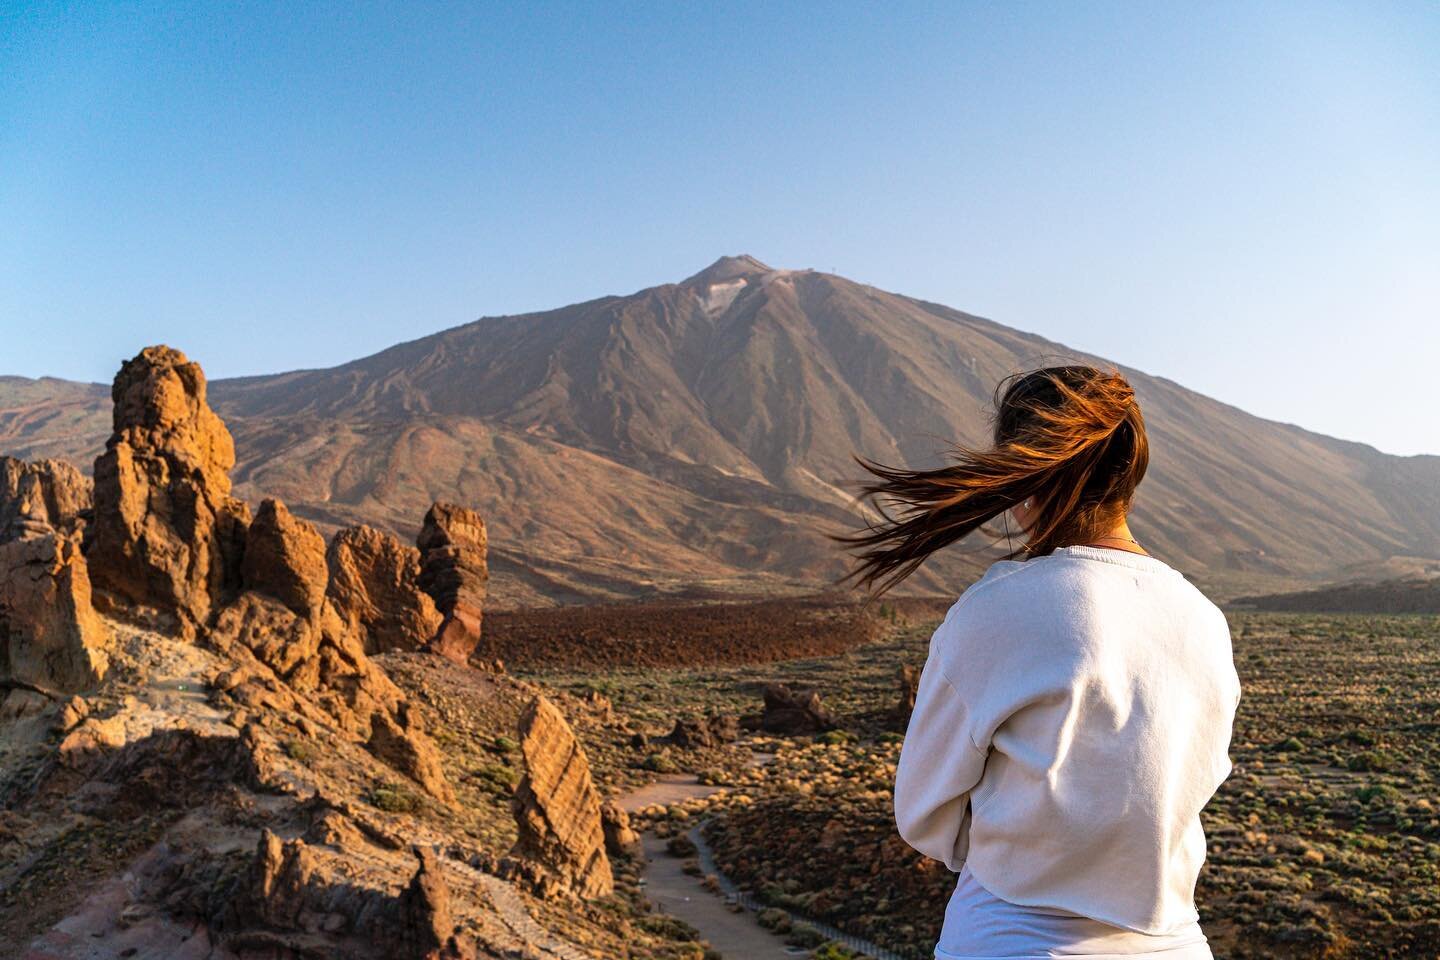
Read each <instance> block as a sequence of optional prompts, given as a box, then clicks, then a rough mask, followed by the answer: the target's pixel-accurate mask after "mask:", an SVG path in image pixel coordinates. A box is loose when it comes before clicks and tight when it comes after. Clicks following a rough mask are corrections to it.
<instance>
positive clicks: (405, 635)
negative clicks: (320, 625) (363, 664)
mask: <svg viewBox="0 0 1440 960" xmlns="http://www.w3.org/2000/svg"><path fill="white" fill-rule="evenodd" d="M325 559H326V564H327V566H328V567H329V575H330V581H329V584H328V586H327V588H326V593H327V595H328V596H329V597H330V600H331V602H332V603H334V604H335V609H336V610H337V611H338V612H339V614H340V616H341V617H342V618H343V619H344V620H345V621H346V622H347V623H348V624H350V626H351V628H352V629H353V630H354V631H355V632H356V633H357V634H358V635H359V636H360V640H361V643H362V644H363V645H364V647H365V652H366V653H384V652H385V651H387V650H419V649H420V648H421V647H423V646H425V644H427V643H429V642H430V640H431V639H432V638H433V637H434V636H435V634H436V632H437V631H438V630H439V629H440V623H441V620H442V618H441V616H440V612H439V611H438V610H436V609H435V601H434V600H432V599H431V598H430V595H429V594H428V593H426V592H425V591H423V590H421V589H420V585H419V576H420V551H419V550H416V549H415V548H414V547H407V546H405V545H404V544H402V543H401V542H400V541H399V540H396V539H395V538H394V537H392V536H390V535H389V534H386V533H382V532H380V531H379V530H376V529H375V528H373V527H367V526H357V527H346V528H345V529H343V530H341V531H340V532H338V533H336V534H335V536H334V537H333V538H332V539H331V541H330V548H329V551H328V552H327V553H326V556H325Z"/></svg>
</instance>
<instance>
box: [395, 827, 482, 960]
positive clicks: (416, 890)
mask: <svg viewBox="0 0 1440 960" xmlns="http://www.w3.org/2000/svg"><path fill="white" fill-rule="evenodd" d="M415 856H416V858H417V859H419V861H420V869H418V870H416V871H415V876H414V877H413V878H411V880H410V885H409V886H408V887H406V888H405V892H404V893H402V894H400V931H399V932H400V937H399V940H400V943H399V946H400V951H399V955H400V956H402V957H410V958H414V960H462V958H467V957H474V956H475V950H474V948H473V946H472V945H470V944H468V943H462V942H460V941H459V940H457V938H456V935H455V918H454V915H453V912H452V910H451V907H450V887H449V885H448V884H447V883H446V882H445V873H444V871H443V870H442V869H441V867H440V857H439V856H438V855H437V854H436V853H435V852H434V851H433V850H430V849H429V848H426V847H416V848H415Z"/></svg>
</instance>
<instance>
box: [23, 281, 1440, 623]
mask: <svg viewBox="0 0 1440 960" xmlns="http://www.w3.org/2000/svg"><path fill="white" fill-rule="evenodd" d="M199 359H200V360H201V361H202V362H203V360H204V358H203V357H202V358H199ZM1058 359H1080V360H1088V361H1091V362H1101V363H1103V362H1104V361H1102V360H1099V359H1098V358H1093V357H1088V356H1086V355H1084V354H1079V353H1076V352H1075V351H1070V350H1067V349H1066V348H1064V347H1063V346H1061V345H1059V344H1056V343H1053V342H1051V341H1047V340H1044V339H1043V338H1040V337H1036V336H1033V335H1030V334H1025V333H1022V332H1019V331H1015V330H1011V329H1009V328H1007V327H1003V326H1001V325H999V324H996V323H993V322H991V321H988V320H984V319H982V318H979V317H975V316H971V315H969V314H965V313H962V312H960V311H957V310H953V309H951V308H948V307H944V306H940V305H937V304H933V303H927V302H924V301H920V300H915V299H911V298H908V297H904V296H900V295H897V294H892V293H887V292H884V291H881V290H877V289H875V288H873V287H869V286H865V285H862V284H857V283H854V282H852V281H849V280H846V279H844V278H841V277H836V276H832V275H828V274H823V273H818V272H814V271H788V270H773V269H771V268H769V267H766V266H765V265H764V264H761V263H759V262H758V261H756V260H754V259H753V258H749V257H734V258H722V259H721V260H720V261H717V262H716V263H715V264H714V265H712V266H711V267H709V268H707V269H706V270H704V271H702V272H701V273H699V274H696V275H695V276H693V277H691V278H689V279H687V280H685V281H682V282H680V283H677V284H667V285H664V286H659V287H655V288H651V289H648V290H643V291H640V292H639V293H636V294H633V295H631V296H625V297H614V296H612V297H603V298H600V299H597V300H592V301H589V302H586V303H581V304H575V305H573V306H569V307H563V308H561V309H558V310H553V311H547V312H543V313H536V314H527V315H523V316H512V317H498V318H486V319H482V320H479V321H476V322H474V323H471V324H467V325H465V326H461V327H456V328H454V329H452V330H447V331H444V332H442V333H438V334H435V335H433V336H429V337H424V338H421V339H419V340H415V341H412V342H409V343H404V344H400V345H397V346H395V347H392V348H390V349H388V350H385V351H382V352H380V353H378V354H375V355H373V356H370V357H366V358H363V359H361V360H357V361H355V362H353V363H349V364H345V365H343V366H339V367H335V368H332V369H327V370H312V371H298V372H294V373H288V374H281V375H277V376H266V377H252V378H245V379H239V380H229V381H217V382H215V383H214V384H213V385H212V399H213V401H214V403H215V405H216V407H217V409H218V410H220V411H221V413H222V415H223V416H225V417H226V419H227V422H229V423H230V425H231V427H232V430H234V432H235V434H236V439H237V444H238V448H239V453H240V459H241V464H240V468H239V471H238V472H237V476H238V478H239V479H240V481H241V484H240V491H241V492H242V494H245V495H247V496H255V495H258V494H260V493H262V492H265V493H275V494H278V495H280V496H282V497H284V498H285V499H286V500H287V501H288V502H290V503H292V504H293V505H295V507H296V509H297V512H305V513H307V514H308V515H310V516H311V517H313V518H316V519H319V520H323V521H327V522H332V523H338V522H344V521H348V520H352V519H355V518H366V519H371V520H374V521H378V522H382V523H385V524H387V525H390V526H395V527H398V528H400V529H401V530H402V531H404V530H405V529H407V525H408V524H411V523H413V522H414V518H415V517H417V516H419V513H420V511H421V510H422V509H423V507H424V505H425V504H426V503H428V501H429V499H430V498H432V497H436V496H444V497H453V498H457V499H461V500H463V501H465V502H468V503H473V504H475V505H477V506H479V507H480V508H481V509H482V510H483V511H485V512H486V514H487V515H488V516H489V517H490V518H491V521H492V525H493V527H494V530H495V535H494V537H493V540H492V543H494V544H495V545H496V547H497V548H498V549H499V551H500V552H501V553H502V560H501V563H500V564H499V567H500V572H501V574H502V580H504V581H506V583H508V584H510V587H506V586H504V585H503V584H502V592H503V590H504V589H510V588H513V591H514V595H515V596H516V598H518V599H526V598H527V597H533V596H535V595H545V596H550V597H555V598H561V599H578V598H581V597H584V596H596V595H609V594H614V593H629V592H634V591H636V590H645V589H650V588H653V587H655V586H657V585H664V584H678V583H687V582H709V583H713V584H717V585H724V586H727V587H736V586H741V587H746V586H748V587H754V588H760V587H763V586H764V585H766V584H778V583H787V582H788V583H806V584H814V583H819V582H822V581H825V580H827V579H830V578H833V577H834V576H835V575H837V574H838V573H840V572H841V571H842V570H843V568H844V565H843V561H842V560H841V558H840V556H839V555H838V554H837V553H836V551H835V550H834V548H833V547H832V546H831V545H830V543H829V542H828V541H827V540H826V539H825V538H824V535H823V534H824V533H825V532H826V531H835V530H839V529H841V528H843V527H844V526H845V525H846V524H848V523H851V522H853V519H852V517H853V514H851V512H850V507H849V494H848V492H847V490H848V489H850V488H851V487H852V486H853V484H854V482H855V481H856V480H857V479H859V473H858V470H857V468H856V466H855V464H854V462H853V460H852V459H851V458H852V454H854V453H857V452H858V453H863V454H865V455H866V456H870V457H873V458H875V459H879V460H882V461H890V462H906V463H910V464H913V465H924V464H935V463H938V462H939V458H940V454H941V452H942V451H943V448H944V446H945V444H946V443H948V442H951V441H960V442H966V443H979V442H984V440H985V437H986V435H987V433H988V423H987V415H988V408H989V404H990V401H991V394H992V391H993V389H994V386H995V384H996V382H997V381H998V380H999V379H1000V378H1001V377H1003V376H1004V375H1006V374H1008V373H1011V372H1013V371H1015V370H1017V369H1022V368H1026V367H1031V366H1035V365H1038V364H1041V363H1045V362H1054V361H1056V360H1058ZM1122 369H1123V370H1124V372H1125V373H1126V375H1127V376H1129V377H1130V378H1131V380H1132V382H1133V383H1134V384H1135V387H1136V389H1137V392H1138V394H1139V397H1140V400H1141V403H1142V405H1143V407H1144V409H1145V413H1146V418H1147V423H1148V425H1149V427H1150V430H1151V433H1152V446H1153V456H1152V466H1151V471H1150V475H1149V477H1148V478H1147V480H1146V482H1145V484H1144V485H1143V486H1142V488H1141V494H1140V498H1139V502H1138V503H1137V509H1136V518H1135V526H1136V529H1137V530H1138V531H1139V533H1140V535H1141V537H1142V538H1143V539H1144V540H1145V542H1146V543H1147V544H1148V545H1150V546H1151V547H1152V549H1153V550H1154V552H1156V553H1158V554H1159V555H1160V556H1162V557H1164V558H1165V559H1167V560H1169V561H1171V562H1172V563H1174V564H1175V565H1177V566H1179V567H1181V568H1182V569H1184V570H1186V572H1187V573H1190V574H1191V575H1192V576H1195V577H1196V578H1197V579H1201V580H1203V581H1204V582H1206V584H1207V585H1208V586H1211V587H1212V588H1213V589H1217V590H1220V591H1221V592H1230V591H1232V590H1252V591H1253V589H1259V588H1262V587H1264V588H1269V587H1274V588H1276V589H1284V588H1286V587H1288V586H1291V585H1296V584H1299V583H1302V582H1304V581H1307V580H1316V579H1325V578H1328V577H1338V576H1341V575H1342V574H1341V571H1342V568H1345V569H1347V570H1353V568H1355V567H1356V566H1357V565H1359V566H1360V568H1362V569H1363V567H1364V566H1365V565H1366V564H1368V563H1376V564H1378V563H1383V562H1386V561H1388V560H1389V559H1390V558H1392V557H1423V558H1433V557H1440V457H1408V458H1401V457H1391V456H1387V455H1385V454H1381V453H1379V452H1377V451H1375V450H1373V449H1372V448H1370V447H1366V446H1364V445H1362V444H1353V443H1346V442H1343V441H1338V440H1334V439H1332V438H1328V437H1324V436H1321V435H1318V434H1313V433H1310V432H1308V431H1305V430H1302V429H1300V428H1298V427H1294V426H1290V425H1286V424H1279V423H1274V422H1271V421H1266V420H1262V419H1259V418H1256V417H1253V416H1250V415H1249V414H1246V413H1244V412H1243V411H1241V410H1238V409H1236V408H1234V407H1231V406H1228V405H1226V404H1223V403H1220V402H1218V401H1215V400H1212V399H1210V398H1208V397H1204V396H1202V395H1200V394H1197V393H1194V392H1192V391H1188V390H1185V389H1184V388H1183V387H1181V386H1179V385H1178V384H1176V383H1174V382H1172V381H1169V380H1165V379H1162V378H1158V377H1152V376H1149V375H1146V374H1144V373H1141V372H1139V371H1136V370H1130V369H1126V368H1122ZM32 392H33V391H32ZM80 395H83V391H82V390H81V389H80V388H78V387H76V388H71V390H70V393H69V394H67V396H69V397H70V398H71V399H70V402H72V403H73V402H74V397H76V396H80ZM52 402H59V401H58V400H54V401H52ZM27 409H28V408H27ZM7 416H8V417H9V419H6V418H7ZM11 422H15V423H21V422H25V423H31V426H30V428H29V429H28V432H23V433H22V432H19V431H16V430H13V429H9V428H7V432H3V433H0V449H6V448H8V447H10V446H12V445H13V446H15V447H16V448H17V449H21V450H24V449H33V450H38V449H41V448H42V446H43V444H45V443H50V444H51V448H56V447H57V446H63V443H60V442H59V441H52V439H51V437H50V434H49V433H48V432H47V429H44V428H38V429H37V428H35V427H34V425H33V423H32V422H31V421H27V420H25V416H24V415H23V414H21V413H14V414H12V415H7V414H5V413H4V412H0V426H4V425H6V424H8V423H11ZM75 422H77V421H76V418H75V415H74V413H73V411H72V413H71V414H70V423H71V425H72V427H73V424H74V423H75ZM67 436H69V437H70V440H71V441H73V440H74V439H75V438H74V434H73V430H72V432H71V433H70V434H68V435H67ZM74 446H77V444H75V443H73V442H72V447H74ZM979 562H981V560H980V558H979V557H976V556H972V557H970V558H969V559H968V560H967V558H965V557H962V556H960V555H959V554H957V555H956V556H954V557H947V558H945V559H943V560H942V561H940V562H939V563H936V564H933V565H932V569H929V570H927V571H926V572H925V575H924V576H923V577H922V578H921V579H920V580H919V581H918V583H917V586H918V587H920V588H923V589H935V590H942V591H946V592H954V590H955V589H956V588H957V586H958V584H959V582H961V581H962V580H963V579H964V578H965V577H966V576H968V575H969V574H970V573H972V572H973V570H974V568H975V565H976V564H977V563H979ZM1345 575H1352V574H1349V573H1347V574H1345Z"/></svg>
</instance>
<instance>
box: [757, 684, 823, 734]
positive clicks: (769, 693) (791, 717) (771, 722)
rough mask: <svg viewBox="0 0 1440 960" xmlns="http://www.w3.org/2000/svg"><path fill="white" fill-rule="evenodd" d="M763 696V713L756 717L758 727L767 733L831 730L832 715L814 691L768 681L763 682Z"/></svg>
mask: <svg viewBox="0 0 1440 960" xmlns="http://www.w3.org/2000/svg"><path fill="white" fill-rule="evenodd" d="M764 698H765V712H764V713H763V714H761V717H760V728H761V729H762V730H764V731H766V732H767V733H778V734H782V735H787V736H790V735H795V734H805V733H823V732H825V731H826V730H834V729H835V718H834V717H833V716H831V714H830V711H829V710H827V709H825V706H824V704H822V703H821V702H820V694H818V693H816V692H815V691H814V690H809V689H800V688H791V687H788V686H786V685H785V684H783V683H770V684H766V685H765V691H764Z"/></svg>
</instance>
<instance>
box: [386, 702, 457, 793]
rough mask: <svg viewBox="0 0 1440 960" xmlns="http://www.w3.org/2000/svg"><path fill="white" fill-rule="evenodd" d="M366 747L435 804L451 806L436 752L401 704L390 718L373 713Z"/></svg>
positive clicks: (442, 767) (450, 791)
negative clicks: (401, 774) (428, 796)
mask: <svg viewBox="0 0 1440 960" xmlns="http://www.w3.org/2000/svg"><path fill="white" fill-rule="evenodd" d="M366 747H367V749H369V751H370V752H371V753H372V754H374V755H375V757H376V758H377V759H379V760H381V761H382V762H384V763H386V764H389V765H390V766H391V767H393V768H394V769H396V770H398V771H400V772H401V773H403V774H405V775H406V776H407V777H409V778H410V779H412V780H414V781H415V782H416V783H418V784H419V785H420V786H421V787H422V788H423V789H424V790H425V792H426V793H428V794H430V796H432V797H434V798H435V799H436V800H439V801H440V802H441V803H446V804H453V803H454V802H455V791H454V790H453V789H452V788H451V787H450V783H449V781H448V780H446V779H445V768H444V766H443V764H442V763H441V760H440V751H439V750H437V749H436V748H435V744H433V743H432V742H431V741H430V738H429V737H427V736H425V732H424V730H422V729H421V728H420V724H419V723H418V722H417V721H415V720H414V719H412V715H411V712H410V709H409V706H408V705H407V704H401V705H400V708H399V709H398V710H397V711H396V712H395V715H394V716H393V717H392V716H391V715H390V714H387V713H384V712H377V713H376V714H375V716H374V717H373V718H371V722H370V740H369V743H367V744H366Z"/></svg>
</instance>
